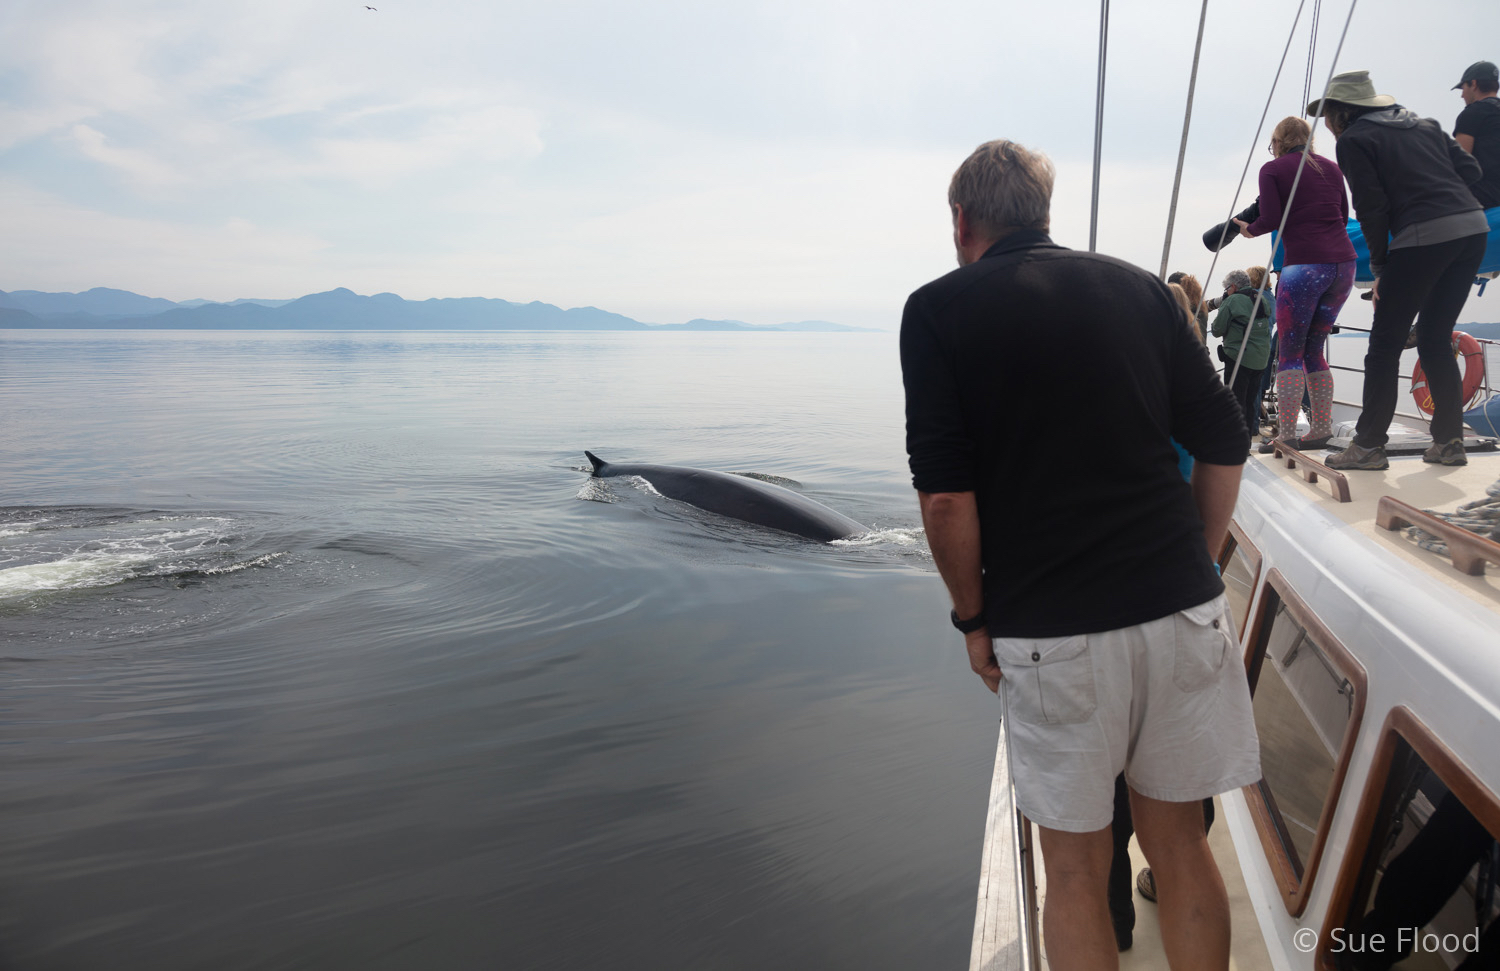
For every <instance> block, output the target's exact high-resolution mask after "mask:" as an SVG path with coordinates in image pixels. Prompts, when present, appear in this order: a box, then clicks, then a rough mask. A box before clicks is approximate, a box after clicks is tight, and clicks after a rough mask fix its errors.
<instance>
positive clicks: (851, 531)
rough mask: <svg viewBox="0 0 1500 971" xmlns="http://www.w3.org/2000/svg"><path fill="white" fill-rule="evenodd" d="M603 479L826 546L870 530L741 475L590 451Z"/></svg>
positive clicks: (797, 495)
mask: <svg viewBox="0 0 1500 971" xmlns="http://www.w3.org/2000/svg"><path fill="white" fill-rule="evenodd" d="M583 454H584V455H586V456H588V459H589V462H591V463H592V464H593V466H594V475H596V476H598V477H599V478H601V479H607V478H610V477H611V476H619V475H638V476H640V477H641V478H643V479H645V480H646V481H647V482H649V483H651V487H652V488H654V489H655V490H656V491H657V492H660V493H661V494H662V495H664V496H666V497H667V498H668V499H676V500H678V501H679V502H686V503H688V504H689V505H693V506H697V507H698V508H699V509H706V510H708V511H709V512H714V513H718V514H719V515H721V516H729V517H730V518H732V519H741V520H744V521H745V522H747V523H755V524H756V525H757V526H768V527H770V528H771V529H780V530H784V531H786V532H788V533H795V534H797V535H798V536H805V537H807V538H808V539H814V540H818V541H819V542H822V543H826V542H828V541H829V540H835V539H843V538H844V537H846V536H854V535H856V534H859V533H867V532H869V529H868V528H867V527H865V526H862V525H861V524H859V523H857V522H855V521H854V520H852V519H850V518H849V517H848V516H845V515H843V514H842V513H838V512H835V511H834V510H832V509H829V508H828V507H827V506H825V505H823V504H822V503H820V502H814V501H813V500H812V499H809V498H807V497H806V496H804V495H802V494H801V493H799V492H793V491H792V490H791V489H784V488H782V487H781V486H777V485H771V484H770V483H769V482H761V481H760V480H759V479H751V478H747V477H745V476H742V475H730V474H728V473H725V472H710V471H709V470H707V469H690V468H686V467H683V466H677V465H617V464H615V463H612V462H606V461H604V460H603V459H601V458H599V456H597V455H595V454H594V453H593V452H588V451H585V452H584V453H583Z"/></svg>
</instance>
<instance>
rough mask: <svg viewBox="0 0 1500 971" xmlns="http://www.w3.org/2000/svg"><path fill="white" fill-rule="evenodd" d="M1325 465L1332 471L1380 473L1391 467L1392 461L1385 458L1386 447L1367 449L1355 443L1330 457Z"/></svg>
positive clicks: (1378, 446) (1377, 446) (1379, 446)
mask: <svg viewBox="0 0 1500 971" xmlns="http://www.w3.org/2000/svg"><path fill="white" fill-rule="evenodd" d="M1323 464H1324V465H1326V466H1328V467H1329V468H1330V469H1358V470H1359V471H1361V472H1379V471H1380V470H1381V469H1388V468H1390V467H1391V463H1390V461H1389V460H1388V459H1387V458H1386V457H1385V447H1384V446H1382V445H1376V446H1375V447H1374V448H1365V447H1364V446H1363V445H1355V444H1354V443H1353V442H1350V443H1349V447H1348V448H1346V449H1344V450H1343V451H1342V452H1339V453H1338V454H1337V455H1330V456H1329V457H1328V459H1327V460H1326V461H1325V462H1324V463H1323Z"/></svg>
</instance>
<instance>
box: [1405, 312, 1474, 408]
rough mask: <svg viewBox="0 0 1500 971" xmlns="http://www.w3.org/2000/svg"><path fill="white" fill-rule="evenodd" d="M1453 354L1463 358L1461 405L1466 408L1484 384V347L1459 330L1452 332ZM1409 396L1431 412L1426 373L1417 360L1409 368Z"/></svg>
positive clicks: (1430, 398) (1430, 394)
mask: <svg viewBox="0 0 1500 971" xmlns="http://www.w3.org/2000/svg"><path fill="white" fill-rule="evenodd" d="M1453 356H1454V357H1462V358H1463V359H1464V391H1463V395H1464V397H1463V406H1464V407H1465V408H1468V407H1469V406H1470V405H1472V404H1473V403H1474V399H1475V398H1476V397H1478V395H1479V389H1480V387H1481V386H1482V385H1483V384H1484V348H1482V347H1480V346H1479V342H1478V341H1476V340H1475V339H1474V338H1472V337H1470V336H1469V335H1468V334H1465V333H1464V332H1463V331H1461V330H1455V331H1454V332H1453ZM1411 396H1412V397H1413V398H1415V399H1416V402H1417V407H1418V408H1421V409H1422V413H1423V414H1425V415H1430V414H1432V392H1431V391H1429V390H1428V389H1427V373H1426V372H1425V371H1423V370H1422V362H1421V361H1420V360H1418V361H1417V366H1416V367H1414V368H1412V369H1411Z"/></svg>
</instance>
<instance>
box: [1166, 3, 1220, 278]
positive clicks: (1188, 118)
mask: <svg viewBox="0 0 1500 971" xmlns="http://www.w3.org/2000/svg"><path fill="white" fill-rule="evenodd" d="M1207 20H1208V0H1203V10H1202V11H1201V12H1200V13H1199V14H1198V42H1197V43H1196V44H1194V45H1193V70H1192V73H1191V74H1189V75H1188V93H1187V110H1186V111H1185V112H1184V113H1183V116H1182V143H1181V144H1180V145H1178V146H1177V174H1176V175H1175V176H1173V177H1172V204H1171V206H1169V207H1168V208H1167V238H1166V239H1165V240H1163V241H1162V244H1161V272H1160V273H1158V274H1157V276H1158V277H1160V278H1161V280H1162V282H1163V283H1165V282H1166V279H1167V260H1168V259H1169V258H1170V256H1171V254H1172V226H1173V225H1174V224H1175V223H1176V222H1177V194H1178V192H1179V190H1181V188H1182V163H1183V160H1184V159H1185V158H1186V157H1187V143H1188V126H1189V125H1190V124H1191V122H1192V120H1193V89H1194V88H1196V87H1197V86H1198V56H1199V55H1200V54H1201V53H1203V24H1204V23H1205V22H1206V21H1207Z"/></svg>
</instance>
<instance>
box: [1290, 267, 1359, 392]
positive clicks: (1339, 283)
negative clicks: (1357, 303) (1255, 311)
mask: <svg viewBox="0 0 1500 971" xmlns="http://www.w3.org/2000/svg"><path fill="white" fill-rule="evenodd" d="M1353 286H1354V261H1353V260H1349V261H1347V262H1344V263H1294V264H1292V265H1291V266H1288V267H1287V268H1286V269H1284V270H1282V271H1281V282H1280V283H1279V284H1278V285H1277V287H1276V333H1277V335H1278V336H1277V341H1278V343H1277V360H1276V365H1277V366H1276V369H1277V370H1278V371H1285V370H1287V369H1288V368H1296V369H1297V370H1299V371H1305V372H1307V373H1309V374H1311V373H1314V372H1317V371H1326V370H1328V358H1327V357H1325V356H1324V353H1323V349H1324V346H1325V345H1326V344H1327V342H1328V332H1329V331H1330V330H1332V329H1333V322H1334V321H1335V320H1337V319H1338V316H1339V311H1340V310H1341V309H1343V306H1344V301H1345V300H1348V299H1349V291H1350V290H1351V289H1352V288H1353Z"/></svg>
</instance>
